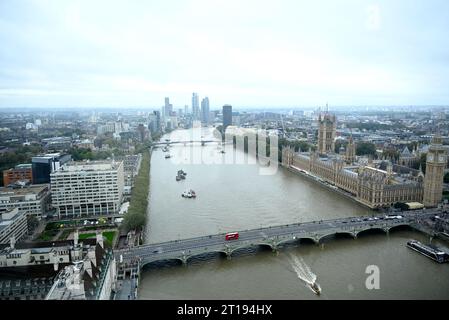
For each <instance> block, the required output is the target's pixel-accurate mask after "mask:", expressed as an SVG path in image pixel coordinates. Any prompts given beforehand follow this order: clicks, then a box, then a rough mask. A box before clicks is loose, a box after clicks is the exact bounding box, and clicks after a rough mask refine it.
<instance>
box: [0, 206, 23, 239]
mask: <svg viewBox="0 0 449 320" xmlns="http://www.w3.org/2000/svg"><path fill="white" fill-rule="evenodd" d="M27 232H28V223H27V215H26V213H25V212H23V211H19V209H18V208H12V209H10V210H5V211H0V244H5V243H10V241H11V239H13V241H20V240H21V239H22V238H23V237H24V236H25V235H26V234H27Z"/></svg>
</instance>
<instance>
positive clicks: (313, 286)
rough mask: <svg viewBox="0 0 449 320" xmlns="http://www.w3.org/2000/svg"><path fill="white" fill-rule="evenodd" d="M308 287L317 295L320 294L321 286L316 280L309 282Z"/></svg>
mask: <svg viewBox="0 0 449 320" xmlns="http://www.w3.org/2000/svg"><path fill="white" fill-rule="evenodd" d="M309 287H310V289H312V290H313V292H315V294H316V295H318V296H319V295H320V294H321V288H320V286H319V285H318V283H317V282H316V281H315V282H313V283H311V284H309Z"/></svg>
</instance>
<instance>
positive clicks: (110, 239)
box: [103, 231, 117, 246]
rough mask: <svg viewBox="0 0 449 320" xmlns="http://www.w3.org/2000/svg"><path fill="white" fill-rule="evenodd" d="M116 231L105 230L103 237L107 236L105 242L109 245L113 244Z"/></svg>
mask: <svg viewBox="0 0 449 320" xmlns="http://www.w3.org/2000/svg"><path fill="white" fill-rule="evenodd" d="M116 233H117V232H116V231H106V232H103V237H105V238H106V240H105V242H106V243H107V244H108V245H109V246H112V243H113V241H114V238H115V235H116Z"/></svg>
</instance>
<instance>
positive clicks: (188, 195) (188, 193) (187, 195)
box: [181, 190, 196, 198]
mask: <svg viewBox="0 0 449 320" xmlns="http://www.w3.org/2000/svg"><path fill="white" fill-rule="evenodd" d="M181 196H182V197H183V198H196V193H195V191H193V190H188V191H184V192H183V193H182V195H181Z"/></svg>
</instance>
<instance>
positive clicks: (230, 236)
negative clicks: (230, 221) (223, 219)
mask: <svg viewBox="0 0 449 320" xmlns="http://www.w3.org/2000/svg"><path fill="white" fill-rule="evenodd" d="M238 238H239V233H238V232H231V233H227V234H226V236H225V239H226V241H228V240H237V239H238Z"/></svg>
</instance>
